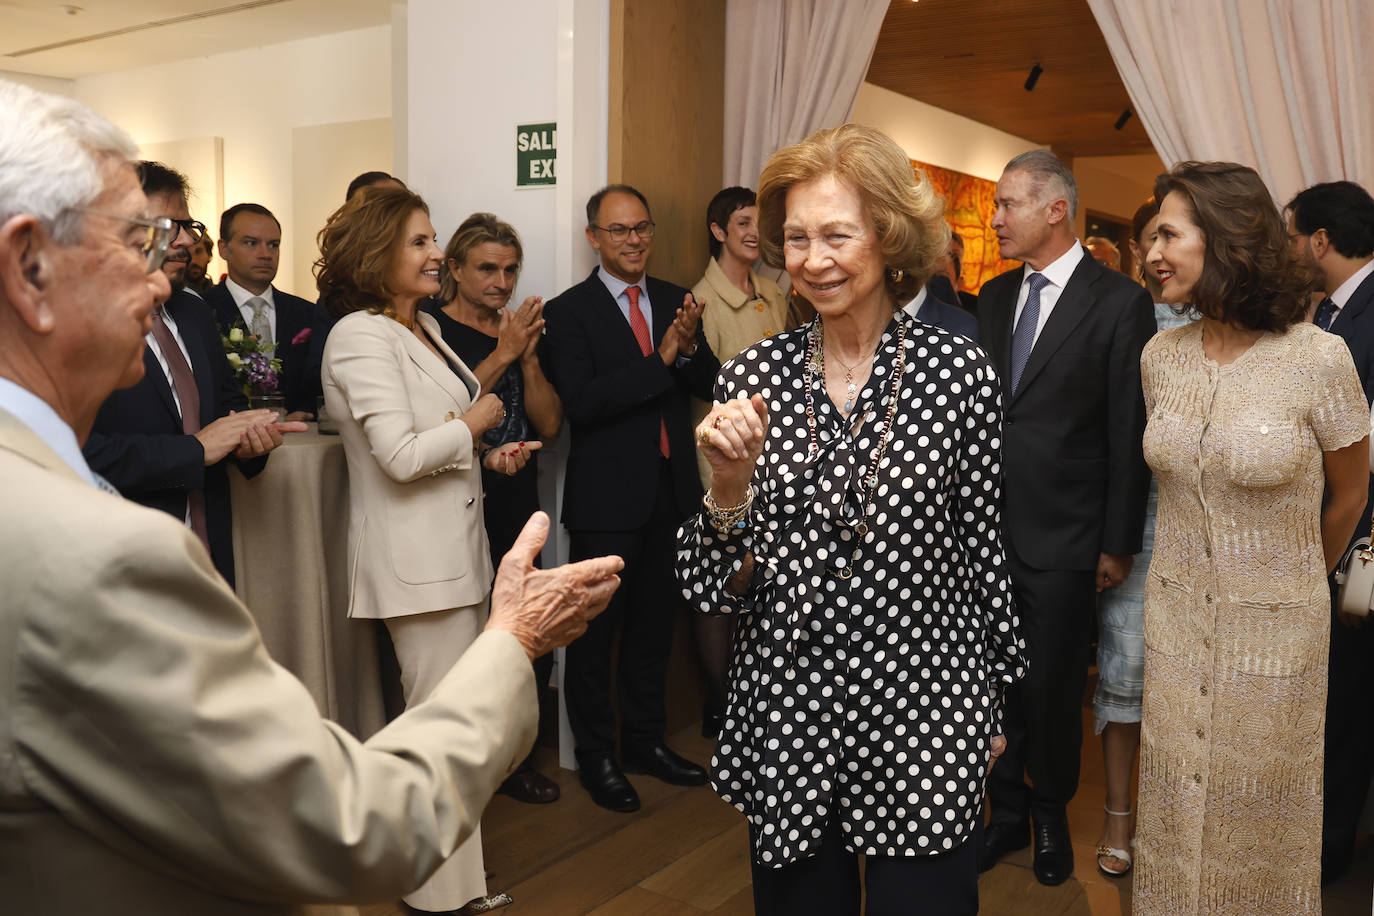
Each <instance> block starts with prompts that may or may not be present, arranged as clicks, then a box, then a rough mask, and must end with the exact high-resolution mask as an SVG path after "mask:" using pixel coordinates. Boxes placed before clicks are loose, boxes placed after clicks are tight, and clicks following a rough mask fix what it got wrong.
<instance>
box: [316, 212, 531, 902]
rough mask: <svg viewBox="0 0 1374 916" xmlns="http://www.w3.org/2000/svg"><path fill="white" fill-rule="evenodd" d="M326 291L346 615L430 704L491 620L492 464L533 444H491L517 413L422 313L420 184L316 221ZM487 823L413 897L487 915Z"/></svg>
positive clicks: (433, 252)
mask: <svg viewBox="0 0 1374 916" xmlns="http://www.w3.org/2000/svg"><path fill="white" fill-rule="evenodd" d="M320 252H321V254H320V258H319V260H318V261H317V262H316V276H317V280H318V285H319V289H320V297H321V302H322V303H324V306H325V308H326V309H327V310H329V311H330V312H331V314H333V315H335V316H341V317H340V318H339V321H338V323H337V324H336V325H335V326H334V328H333V330H331V331H330V332H329V339H328V341H327V343H326V344H325V349H324V367H323V379H322V381H323V384H324V398H325V409H326V410H327V411H328V413H329V416H331V417H334V418H336V420H337V422H338V424H339V432H340V434H341V435H342V437H343V444H344V454H345V455H346V456H347V459H348V475H349V509H350V512H349V526H348V528H349V530H348V551H349V580H350V582H351V583H352V587H351V593H350V597H349V616H351V617H366V618H380V619H382V620H384V621H385V622H386V626H387V629H388V631H389V632H390V633H391V638H392V641H393V643H394V644H395V646H396V656H397V659H398V660H399V661H400V664H401V682H402V687H403V689H404V691H405V698H406V705H407V706H411V705H414V704H416V703H419V702H420V701H422V700H423V699H424V698H425V697H426V696H428V694H429V692H430V691H431V690H432V689H433V687H434V686H435V685H436V684H437V683H438V682H439V680H440V679H441V678H442V677H443V675H444V673H445V672H447V671H448V669H449V668H450V667H451V666H452V665H453V663H454V662H455V661H456V660H457V659H458V657H459V656H460V655H462V653H463V651H464V650H465V649H467V647H468V646H469V645H470V644H471V643H472V642H473V640H475V639H476V638H477V636H478V634H480V633H481V631H482V626H483V624H484V623H485V622H486V617H487V598H488V593H489V591H490V588H491V580H492V567H491V560H490V559H489V557H488V551H487V537H486V532H485V530H484V529H483V524H482V478H481V465H482V464H485V465H486V466H487V467H489V468H491V469H492V470H496V471H503V472H505V473H514V472H515V471H517V470H519V469H520V467H522V466H523V465H524V464H525V462H526V461H527V460H528V458H529V455H530V452H531V450H532V449H535V448H538V447H539V444H538V443H537V442H535V443H507V444H506V445H503V446H500V447H498V448H495V449H492V450H490V451H486V452H485V453H482V452H481V451H480V444H479V440H480V438H481V435H482V433H484V432H486V431H487V430H488V429H490V428H492V427H493V426H495V425H496V424H497V423H498V422H500V420H501V418H502V416H503V415H504V413H505V411H504V409H503V407H502V405H501V402H500V400H499V399H498V398H497V397H496V396H495V395H492V394H488V395H484V396H483V395H481V392H480V385H479V383H478V381H477V379H476V377H475V376H474V375H473V374H472V372H471V371H469V370H468V367H467V366H465V365H463V363H462V361H461V360H459V358H458V357H457V356H456V355H455V354H454V353H453V351H452V350H450V349H449V348H448V347H447V346H445V344H444V342H443V339H442V337H441V336H440V333H439V328H438V325H437V324H436V322H435V320H434V319H433V318H432V317H430V316H429V315H427V314H424V313H423V312H420V311H419V310H418V305H419V303H420V301H421V300H423V299H424V298H426V297H428V296H431V295H433V294H435V293H437V292H438V291H439V270H440V268H441V266H442V262H443V252H442V251H441V250H440V249H439V247H438V246H437V244H436V243H435V239H434V227H433V225H431V223H430V220H429V208H428V207H427V206H426V205H425V202H424V201H423V200H422V199H421V198H420V197H418V196H416V195H415V194H412V193H411V192H410V191H407V190H402V189H399V188H398V189H382V190H374V191H369V192H368V193H367V194H366V195H363V196H360V197H357V198H354V200H353V201H350V202H349V203H347V204H345V205H344V206H343V207H342V208H340V209H339V210H338V211H337V212H336V213H334V215H333V216H331V217H330V218H329V222H328V223H327V224H326V225H325V227H324V229H323V230H322V231H321V232H320ZM481 843H482V841H481V835H480V831H474V833H473V835H472V836H471V838H469V839H468V840H467V841H466V842H465V843H464V844H463V845H462V846H461V847H459V849H458V851H457V852H455V853H454V854H453V856H452V857H451V858H450V859H449V860H448V861H447V862H445V864H444V865H443V867H441V868H440V869H439V871H438V872H436V873H435V875H434V877H432V878H431V879H430V880H429V881H428V882H427V883H426V884H425V885H424V886H423V887H421V888H420V889H419V890H418V891H416V892H415V893H413V894H411V895H410V896H408V897H407V898H406V903H407V905H408V906H410V907H411V908H412V909H417V910H419V911H420V912H427V913H455V912H456V913H462V914H469V913H481V912H486V911H487V910H490V909H493V908H495V907H497V906H503V905H505V904H507V903H509V902H510V898H509V896H507V895H504V894H499V895H496V896H493V897H488V896H487V893H486V881H485V878H484V870H483V864H482V845H481Z"/></svg>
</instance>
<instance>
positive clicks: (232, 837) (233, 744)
mask: <svg viewBox="0 0 1374 916" xmlns="http://www.w3.org/2000/svg"><path fill="white" fill-rule="evenodd" d="M0 490H2V491H3V498H0V595H3V598H0V911H2V912H4V913H5V914H6V916H30V914H34V916H38V914H41V916H66V914H72V916H76V914H81V916H87V914H91V913H99V914H101V916H123V914H129V916H135V914H137V916H153V914H192V913H194V914H196V916H231V914H232V916H241V914H249V913H251V914H263V913H273V914H281V913H295V912H298V911H299V908H300V905H301V904H303V903H305V902H321V903H343V902H351V903H366V902H378V901H385V900H395V899H396V898H397V897H399V896H400V895H401V894H403V893H407V892H409V891H410V890H412V889H414V888H415V887H418V886H419V885H420V884H421V883H422V882H423V881H424V880H425V879H426V878H427V877H428V876H429V875H430V873H432V872H433V871H434V870H435V869H436V868H438V866H439V865H440V864H441V863H442V861H443V860H444V859H445V858H446V857H447V856H448V855H449V854H450V853H451V852H452V851H453V850H454V849H456V848H457V846H458V844H459V843H460V842H461V841H462V840H463V839H464V838H465V837H467V836H468V834H469V833H471V831H472V830H473V829H474V828H475V827H476V825H477V823H478V819H479V818H480V816H481V812H482V809H483V808H485V807H486V804H487V802H488V800H489V799H490V797H491V794H492V792H493V791H494V790H495V788H496V786H497V785H498V784H499V783H500V782H501V780H502V779H503V778H504V777H505V776H506V775H507V774H508V773H510V772H511V771H512V770H513V768H514V766H515V764H516V763H517V762H518V761H519V760H520V759H521V758H522V757H523V756H524V754H525V752H526V751H527V750H528V749H529V747H530V745H531V743H532V742H533V740H534V735H535V726H536V721H537V711H536V709H537V707H536V702H535V690H534V679H533V676H532V674H531V669H530V665H529V661H528V659H527V657H526V656H525V653H524V652H523V650H522V649H521V648H520V645H519V643H518V642H517V641H516V640H515V639H514V638H513V637H512V636H510V635H509V634H506V633H500V632H491V633H486V634H484V635H483V636H482V637H480V638H479V639H478V640H477V641H476V642H475V643H474V644H473V646H472V647H471V648H470V649H468V651H467V653H466V654H465V655H464V656H463V658H462V660H461V661H459V663H458V664H457V665H455V666H454V668H453V670H452V671H451V672H450V673H449V675H448V676H447V677H446V678H445V679H444V680H443V681H442V682H441V683H440V684H439V686H438V687H437V688H436V689H435V691H434V692H433V694H432V695H431V697H430V699H429V700H428V701H427V702H425V703H423V704H421V705H419V706H418V707H417V708H415V709H414V710H412V711H409V712H407V713H405V714H404V715H403V716H401V717H400V718H398V719H396V720H395V721H394V722H392V723H391V724H390V725H389V726H387V727H386V728H385V729H383V730H382V731H381V732H379V733H377V734H376V735H375V736H374V737H373V738H372V739H371V740H370V741H368V742H367V743H366V744H362V743H359V742H358V741H357V740H356V739H355V738H353V737H352V736H351V735H349V734H348V733H347V732H346V731H345V730H344V729H342V728H340V727H339V726H337V725H335V724H334V723H332V722H326V721H324V720H322V719H321V718H320V716H319V713H318V712H317V711H316V708H315V705H314V702H313V701H312V700H311V698H310V695H309V694H308V693H307V692H306V690H305V688H304V687H303V686H302V685H301V684H300V682H299V681H297V680H296V679H295V678H293V677H292V676H291V675H290V674H289V673H287V672H286V671H285V670H284V669H282V668H281V667H279V666H278V665H276V664H275V663H273V661H272V660H271V659H270V658H269V657H268V655H267V652H266V650H264V648H263V645H262V640H261V639H260V638H259V636H258V631H257V628H256V627H255V626H254V624H253V620H252V618H251V617H250V616H249V613H248V611H247V609H246V608H245V607H244V606H243V605H242V604H240V603H239V601H238V599H237V598H235V597H234V593H233V592H232V591H231V590H230V589H229V588H228V586H226V585H225V583H224V581H223V580H222V579H221V578H220V577H219V576H218V575H217V574H216V573H215V570H214V567H213V566H212V565H211V562H210V557H209V556H208V555H207V554H206V552H205V550H204V548H202V547H201V545H200V544H199V542H197V541H196V539H195V537H194V536H193V535H192V534H191V533H190V532H189V531H188V530H187V529H186V527H185V526H184V525H181V524H178V523H177V521H176V520H175V519H173V518H171V517H170V516H168V515H167V514H166V513H163V512H158V511H155V510H152V509H145V508H142V507H140V506H137V505H135V504H134V503H131V502H127V501H125V500H122V499H119V498H118V497H115V496H110V495H106V494H104V493H101V492H99V491H97V490H96V489H94V488H92V487H91V486H89V485H88V484H87V483H85V482H84V481H83V480H82V479H80V478H79V477H78V476H77V475H76V474H75V473H74V472H73V471H72V470H71V469H70V468H69V467H68V466H67V465H66V464H65V463H63V461H62V460H61V459H60V458H59V457H58V456H57V455H55V454H54V453H53V452H52V451H51V450H50V449H49V448H48V447H47V445H46V444H44V443H43V442H42V441H41V440H40V439H39V438H38V437H37V436H36V435H35V434H34V433H32V432H31V431H30V430H29V429H28V427H26V426H24V425H23V424H22V423H20V422H19V421H18V420H16V419H15V418H14V417H12V416H11V415H10V414H8V413H6V412H4V411H0Z"/></svg>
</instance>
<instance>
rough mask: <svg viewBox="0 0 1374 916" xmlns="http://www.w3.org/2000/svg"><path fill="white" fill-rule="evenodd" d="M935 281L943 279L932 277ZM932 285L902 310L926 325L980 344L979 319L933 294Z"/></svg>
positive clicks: (922, 289)
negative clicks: (931, 325)
mask: <svg viewBox="0 0 1374 916" xmlns="http://www.w3.org/2000/svg"><path fill="white" fill-rule="evenodd" d="M931 279H932V280H934V279H942V278H939V277H932V278H931ZM931 285H932V284H930V283H927V284H926V285H925V286H923V287H921V290H920V292H918V293H917V294H916V298H915V299H912V300H911V301H910V302H908V303H907V304H906V305H904V306H902V309H903V310H904V311H905V312H906V313H907V314H908V315H910V316H911V317H912V318H915V319H916V320H917V321H924V322H925V323H926V324H933V325H935V326H936V327H937V328H944V329H945V330H946V331H951V332H953V333H955V334H958V335H960V336H962V337H967V338H968V339H969V340H971V341H973V342H974V343H977V342H978V319H977V318H974V317H973V316H972V315H970V314H969V313H968V312H966V311H964V310H963V309H961V308H959V306H957V305H950V304H949V303H948V302H946V301H944V300H942V299H940V298H939V297H937V296H935V295H934V294H933V293H932V292H931Z"/></svg>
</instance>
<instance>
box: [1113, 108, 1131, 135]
mask: <svg viewBox="0 0 1374 916" xmlns="http://www.w3.org/2000/svg"><path fill="white" fill-rule="evenodd" d="M1129 120H1131V109H1129V108H1127V109H1126V110H1125V111H1123V112H1121V117H1119V118H1117V119H1116V123H1115V124H1113V125H1112V127H1115V128H1116V129H1117V130H1120V129H1121V128H1123V127H1125V126H1126V122H1127V121H1129Z"/></svg>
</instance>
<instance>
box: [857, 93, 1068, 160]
mask: <svg viewBox="0 0 1374 916" xmlns="http://www.w3.org/2000/svg"><path fill="white" fill-rule="evenodd" d="M850 120H852V121H854V122H855V123H857V124H864V125H867V126H869V127H874V128H877V129H878V130H881V131H882V132H883V133H885V134H887V135H888V136H889V137H891V138H892V139H893V140H895V141H896V142H897V145H898V146H900V147H901V148H902V149H903V150H905V151H906V154H907V156H908V157H910V158H912V159H916V160H918V161H920V162H927V163H929V164H931V165H938V166H939V167H940V168H944V169H953V170H954V171H956V172H963V173H964V174H966V175H973V176H975V177H977V178H986V179H988V180H989V181H996V180H997V179H998V178H1000V177H1001V175H1002V166H1004V165H1006V164H1007V161H1008V160H1010V159H1011V158H1012V157H1013V156H1018V155H1020V154H1021V153H1024V152H1025V151H1026V150H1031V149H1042V148H1043V147H1041V146H1040V145H1039V144H1037V143H1032V142H1031V141H1029V140H1027V139H1025V138H1024V137H1017V136H1013V135H1012V134H1009V133H1007V132H1005V131H1001V130H998V129H997V128H995V127H988V126H987V125H986V124H980V123H979V122H977V121H974V120H971V119H970V118H966V117H964V116H963V115H957V114H954V113H953V112H949V111H945V110H944V109H943V108H936V107H935V106H934V105H927V104H926V103H925V102H918V101H916V100H915V99H913V98H909V97H907V96H904V95H902V94H901V93H899V92H893V91H892V90H890V89H884V88H882V87H881V86H875V85H873V84H872V83H864V84H863V86H862V87H861V88H860V89H859V98H858V100H857V101H856V102H855V103H854V114H853V116H852V117H851V118H850Z"/></svg>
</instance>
